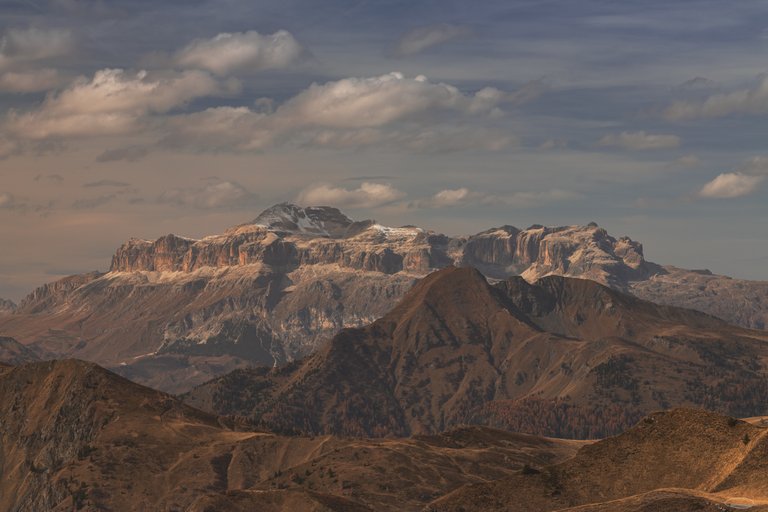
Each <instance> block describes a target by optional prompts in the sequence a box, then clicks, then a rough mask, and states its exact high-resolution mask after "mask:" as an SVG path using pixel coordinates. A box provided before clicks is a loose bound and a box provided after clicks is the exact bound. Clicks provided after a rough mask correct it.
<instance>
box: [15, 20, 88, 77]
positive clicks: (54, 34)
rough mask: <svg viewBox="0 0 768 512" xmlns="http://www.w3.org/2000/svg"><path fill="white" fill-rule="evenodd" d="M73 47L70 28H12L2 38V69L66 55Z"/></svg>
mask: <svg viewBox="0 0 768 512" xmlns="http://www.w3.org/2000/svg"><path fill="white" fill-rule="evenodd" d="M73 48H74V38H73V37H72V33H71V32H70V31H68V30H60V29H52V30H43V29H37V28H29V29H10V30H8V31H6V33H5V34H4V35H3V37H2V38H0V69H4V68H8V67H10V66H13V65H17V64H19V63H23V62H29V61H38V60H43V59H50V58H53V57H59V56H62V55H66V54H68V53H69V52H71V51H72V49H73Z"/></svg>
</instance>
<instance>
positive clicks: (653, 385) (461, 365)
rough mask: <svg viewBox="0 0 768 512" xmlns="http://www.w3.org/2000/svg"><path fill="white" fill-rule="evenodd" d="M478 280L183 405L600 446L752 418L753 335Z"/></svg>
mask: <svg viewBox="0 0 768 512" xmlns="http://www.w3.org/2000/svg"><path fill="white" fill-rule="evenodd" d="M540 281H542V284H541V285H538V284H537V283H534V284H529V283H528V282H526V281H525V280H523V279H521V278H510V279H509V280H507V281H504V282H500V283H497V284H495V285H491V284H490V283H488V282H487V280H486V278H485V277H484V276H483V275H482V274H480V272H479V271H477V270H475V269H472V268H468V267H462V268H457V267H448V268H445V269H442V270H439V271H436V272H434V273H432V274H430V275H428V276H427V277H425V278H424V279H422V280H421V281H419V282H418V283H417V284H416V285H415V286H414V287H413V288H412V289H411V290H410V291H409V292H408V293H406V294H405V296H404V298H403V299H402V300H401V301H400V302H399V303H398V304H397V305H396V306H395V307H394V308H393V309H392V310H391V311H390V312H389V313H387V314H386V315H384V316H382V317H381V318H380V319H378V320H376V321H374V322H373V323H371V324H369V325H368V326H366V327H363V328H354V329H345V330H342V331H341V332H339V334H337V335H336V336H335V337H333V338H332V339H331V340H330V341H329V342H328V343H327V344H325V345H324V346H323V347H322V348H320V349H319V350H318V351H316V352H315V353H314V354H312V355H310V356H308V357H307V358H306V359H304V360H302V361H300V362H295V363H292V364H290V365H287V366H281V367H276V368H273V369H266V368H262V369H253V370H238V371H235V372H233V373H231V374H228V375H226V376H223V377H220V378H218V379H214V380H212V381H211V382H209V383H207V384H203V385H201V386H198V387H196V388H195V389H193V391H191V392H190V393H188V394H186V395H184V399H185V401H187V402H189V403H190V404H192V405H194V406H196V407H199V408H201V409H203V410H208V411H210V412H215V413H217V414H236V415H243V416H248V417H250V418H252V420H253V421H255V422H256V423H257V424H259V425H262V426H263V427H264V428H267V429H270V430H278V431H287V432H292V431H295V432H301V433H304V434H339V435H355V436H360V435H364V436H386V435H395V436H407V435H413V434H420V433H434V432H438V431H440V430H443V429H446V428H449V427H451V426H455V425H460V424H479V425H487V426H493V427H497V428H505V429H509V430H514V431H522V432H529V433H533V434H539V435H550V436H556V437H574V438H585V437H592V438H594V437H603V436H605V435H612V434H615V433H617V432H620V431H622V430H624V429H626V428H628V427H629V426H631V425H632V424H634V423H635V422H636V421H637V420H639V419H640V418H641V417H642V416H643V415H645V414H647V413H649V412H651V411H653V410H656V409H659V408H668V407H678V406H697V407H705V408H709V409H713V410H718V411H720V412H724V413H729V414H735V415H740V416H758V415H761V414H763V411H765V405H764V403H765V400H766V399H768V387H766V386H765V382H766V375H767V374H766V367H765V366H764V365H763V361H765V360H766V358H768V345H766V341H768V334H766V333H764V332H762V331H751V330H747V329H743V328H740V327H736V326H731V325H729V324H727V323H725V322H723V321H721V320H719V319H717V318H715V317H711V316H708V315H706V314H703V313H700V312H697V311H693V310H683V309H680V308H674V307H670V306H659V305H656V304H653V303H649V302H646V301H643V300H641V299H638V298H636V297H633V296H631V295H627V294H622V293H621V292H618V291H616V290H612V289H610V288H608V287H605V286H603V285H600V284H598V283H596V282H594V281H588V280H579V279H573V278H566V277H559V276H550V277H545V278H542V279H541V280H540Z"/></svg>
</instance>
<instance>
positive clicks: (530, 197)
mask: <svg viewBox="0 0 768 512" xmlns="http://www.w3.org/2000/svg"><path fill="white" fill-rule="evenodd" d="M580 197H581V195H580V194H578V193H576V192H571V191H568V190H560V189H552V190H545V191H540V192H513V193H511V194H504V195H500V194H488V193H484V192H478V191H473V190H470V189H469V188H467V187H460V188H455V189H443V190H440V191H439V192H436V193H435V194H434V195H432V196H430V197H427V198H424V199H418V200H416V201H413V202H411V203H410V204H409V207H410V208H453V207H464V206H484V205H495V206H506V207H513V208H527V207H531V206H535V205H537V204H541V203H544V202H557V201H566V200H572V199H578V198H580Z"/></svg>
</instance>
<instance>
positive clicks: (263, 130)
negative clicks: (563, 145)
mask: <svg viewBox="0 0 768 512" xmlns="http://www.w3.org/2000/svg"><path fill="white" fill-rule="evenodd" d="M512 96H514V95H510V94H507V93H505V92H503V91H500V90H498V89H495V88H490V87H488V88H484V89H481V90H479V91H478V92H476V93H474V94H464V93H462V92H461V91H459V90H458V89H457V88H456V87H453V86H451V85H448V84H443V83H432V82H430V81H428V80H427V79H426V78H425V77H423V76H417V77H415V78H406V77H405V76H403V75H402V74H400V73H389V74H386V75H382V76H378V77H372V78H346V79H343V80H338V81H333V82H328V83H326V84H322V85H320V84H313V85H311V86H310V87H309V88H308V89H306V90H305V91H303V92H301V93H299V94H298V95H296V96H295V97H293V98H291V99H289V100H288V101H286V102H285V103H283V104H282V105H280V106H279V107H277V108H276V109H274V110H270V109H267V110H264V111H256V110H251V109H249V108H247V107H217V108H210V109H207V110H205V111H203V112H198V113H194V114H189V115H183V116H177V117H176V118H174V119H172V120H171V122H170V127H171V134H170V135H169V137H168V138H167V139H166V143H168V144H170V145H175V146H188V147H195V148H198V149H199V148H206V149H213V150H223V149H227V148H229V149H235V150H239V151H252V150H261V149H266V148H268V147H271V146H276V145H292V146H311V147H329V148H363V147H371V146H385V147H399V148H406V149H409V150H413V151H456V150H464V149H482V150H499V149H503V148H505V147H508V146H511V145H515V144H516V143H517V139H516V138H515V137H514V136H512V135H509V134H503V133H497V132H495V131H494V130H491V129H488V128H486V127H485V126H482V125H481V124H480V123H481V122H483V121H487V120H488V119H489V118H492V117H493V116H495V115H497V114H498V113H499V112H500V111H499V106H500V105H502V104H504V103H505V102H507V101H510V100H514V98H512ZM459 121H460V122H459ZM473 121H474V122H473Z"/></svg>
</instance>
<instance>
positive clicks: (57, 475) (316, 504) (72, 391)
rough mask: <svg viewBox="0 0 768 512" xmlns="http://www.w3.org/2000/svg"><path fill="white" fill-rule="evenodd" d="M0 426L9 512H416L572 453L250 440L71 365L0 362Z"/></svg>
mask: <svg viewBox="0 0 768 512" xmlns="http://www.w3.org/2000/svg"><path fill="white" fill-rule="evenodd" d="M0 418H2V419H1V420H0V461H1V462H2V463H0V510H4V511H6V510H7V511H19V512H37V511H43V510H44V511H54V512H65V511H66V512H70V511H72V510H84V511H96V510H116V511H117V510H119V511H121V512H134V511H135V512H144V511H148V510H152V511H155V510H165V511H176V510H184V511H191V512H210V511H213V510H217V511H218V510H226V511H252V510H259V511H264V512H294V511H298V510H301V511H309V512H372V511H376V512H395V511H398V512H399V511H402V510H406V511H416V510H419V509H421V507H422V506H423V505H424V504H425V503H427V502H429V501H430V500H433V499H435V498H436V497H439V496H442V495H445V494H446V493H448V492H450V491H453V490H455V489H457V488H459V487H461V486H462V485H465V484H468V483H479V482H486V481H489V480H492V479H498V478H502V477H505V476H511V475H513V474H514V473H515V472H516V471H518V470H519V469H520V468H521V467H523V465H524V464H536V465H537V466H543V465H549V464H553V463H556V462H560V461H562V460H565V459H567V458H569V457H571V456H573V454H574V453H575V452H576V450H577V449H578V448H579V447H581V446H584V444H585V443H581V442H569V441H560V440H553V439H545V438H540V437H535V436H526V435H522V434H512V433H507V432H500V431H497V430H493V429H484V428H463V429H459V430H455V431H451V432H446V433H443V434H440V435H438V436H431V437H420V438H416V439H389V440H365V439H339V438H334V437H330V436H323V437H314V438H308V437H283V436H278V435H274V434H270V433H265V432H250V431H244V430H243V427H247V425H246V424H242V423H240V424H237V423H235V422H234V421H233V420H231V419H224V418H217V417H215V416H211V415H208V414H205V413H202V412H200V411H197V410H195V409H192V408H190V407H187V406H185V405H183V404H181V403H180V402H179V401H178V400H176V399H174V398H173V397H171V396H169V395H166V394H164V393H160V392H157V391H153V390H151V389H148V388H145V387H142V386H139V385H136V384H133V383H131V382H129V381H127V380H125V379H123V378H121V377H118V376H117V375H115V374H112V373H110V372H108V371H105V370H103V369H102V368H99V367H97V366H95V365H93V364H89V363H84V362H81V361H74V360H68V361H58V362H45V363H34V364H27V365H23V366H19V367H9V366H5V365H2V364H0ZM235 427H239V428H235Z"/></svg>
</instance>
